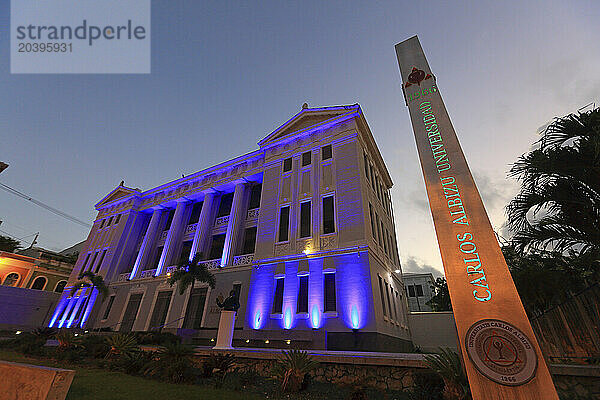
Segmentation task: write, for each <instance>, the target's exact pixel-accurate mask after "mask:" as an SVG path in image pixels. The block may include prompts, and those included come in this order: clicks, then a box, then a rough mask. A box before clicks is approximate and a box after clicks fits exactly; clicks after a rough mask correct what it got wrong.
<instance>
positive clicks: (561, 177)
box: [506, 108, 600, 270]
mask: <svg viewBox="0 0 600 400" xmlns="http://www.w3.org/2000/svg"><path fill="white" fill-rule="evenodd" d="M536 144H537V145H538V146H539V148H536V149H535V150H532V151H531V152H529V153H526V154H524V155H522V156H521V157H520V158H519V159H518V161H517V162H516V163H515V164H514V165H513V166H512V168H511V170H510V172H509V175H510V176H512V177H516V178H517V179H518V180H519V181H520V182H521V190H520V192H519V193H518V194H517V196H516V197H515V198H514V199H513V200H512V201H511V202H510V203H509V204H508V206H507V208H506V212H507V216H508V226H509V228H510V230H511V231H512V232H513V233H514V236H513V238H512V244H513V246H514V248H515V250H517V251H519V252H521V253H523V252H526V251H532V252H540V251H547V250H550V251H555V252H558V253H559V254H567V253H568V252H569V251H571V252H573V253H574V254H577V255H579V256H583V257H587V258H591V259H592V260H598V259H600V207H599V205H600V108H596V109H595V110H592V111H589V112H585V113H579V114H570V115H567V116H565V117H563V118H557V119H556V120H555V121H554V122H553V123H552V124H550V125H549V126H548V128H547V129H546V130H545V131H544V133H543V135H542V137H541V138H540V140H539V141H538V142H536ZM597 266H598V263H590V265H589V268H594V269H596V270H597Z"/></svg>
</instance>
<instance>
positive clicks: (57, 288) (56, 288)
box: [54, 281, 67, 293]
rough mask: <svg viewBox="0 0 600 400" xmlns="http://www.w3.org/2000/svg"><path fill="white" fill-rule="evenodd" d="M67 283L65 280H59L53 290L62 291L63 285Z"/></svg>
mask: <svg viewBox="0 0 600 400" xmlns="http://www.w3.org/2000/svg"><path fill="white" fill-rule="evenodd" d="M66 285H67V281H60V282H58V283H57V284H56V287H55V288H54V291H55V292H57V293H62V292H63V290H65V286H66Z"/></svg>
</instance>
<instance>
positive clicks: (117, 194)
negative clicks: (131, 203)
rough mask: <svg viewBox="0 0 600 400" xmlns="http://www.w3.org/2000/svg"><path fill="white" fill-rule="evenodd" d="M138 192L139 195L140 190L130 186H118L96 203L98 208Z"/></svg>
mask: <svg viewBox="0 0 600 400" xmlns="http://www.w3.org/2000/svg"><path fill="white" fill-rule="evenodd" d="M136 194H138V195H139V194H140V192H139V191H138V190H135V189H132V188H128V187H125V186H121V185H120V186H117V187H116V188H115V189H114V190H113V191H112V192H110V193H109V194H107V195H106V196H105V197H104V198H103V199H102V200H100V202H98V204H96V208H98V207H101V206H103V205H105V204H110V203H113V202H115V201H117V200H119V199H122V198H125V197H129V196H131V195H136Z"/></svg>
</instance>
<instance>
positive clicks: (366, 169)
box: [363, 153, 370, 180]
mask: <svg viewBox="0 0 600 400" xmlns="http://www.w3.org/2000/svg"><path fill="white" fill-rule="evenodd" d="M363 158H364V160H365V177H366V178H367V180H370V179H369V160H367V153H363Z"/></svg>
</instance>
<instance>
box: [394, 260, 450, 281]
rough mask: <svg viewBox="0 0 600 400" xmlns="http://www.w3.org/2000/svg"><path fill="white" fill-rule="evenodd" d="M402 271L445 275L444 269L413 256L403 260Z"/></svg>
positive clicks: (436, 275) (435, 275)
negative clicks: (422, 261)
mask: <svg viewBox="0 0 600 400" xmlns="http://www.w3.org/2000/svg"><path fill="white" fill-rule="evenodd" d="M402 272H403V273H407V272H411V273H416V274H426V273H429V272H430V273H432V274H433V276H434V277H438V276H443V275H444V273H443V271H441V270H440V269H438V268H435V267H434V266H432V265H429V264H425V263H421V262H419V261H418V260H417V259H416V258H415V257H413V256H408V257H407V258H406V259H404V260H403V261H402Z"/></svg>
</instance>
